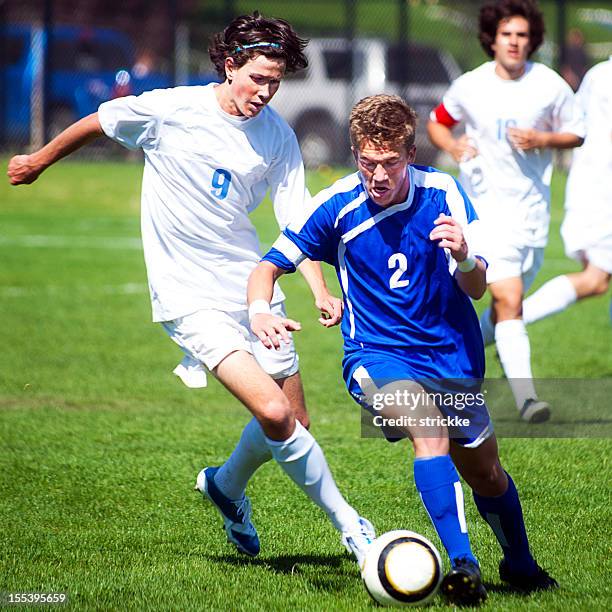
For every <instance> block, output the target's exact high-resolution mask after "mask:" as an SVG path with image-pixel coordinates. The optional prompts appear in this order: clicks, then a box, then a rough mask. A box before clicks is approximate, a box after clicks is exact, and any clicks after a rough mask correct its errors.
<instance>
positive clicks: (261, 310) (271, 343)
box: [247, 260, 302, 349]
mask: <svg viewBox="0 0 612 612" xmlns="http://www.w3.org/2000/svg"><path fill="white" fill-rule="evenodd" d="M286 271H287V270H283V269H282V268H280V267H279V266H277V265H276V264H274V263H272V262H271V261H265V260H264V261H260V262H259V264H258V265H257V266H256V267H255V269H254V270H253V271H252V272H251V275H250V276H249V282H248V286H247V301H248V303H249V322H250V325H251V329H252V331H253V333H254V334H255V335H256V336H257V337H258V338H259V339H260V340H261V341H262V343H263V345H264V346H265V347H266V348H270V349H271V348H275V349H279V348H280V341H279V336H280V337H281V339H282V340H283V342H285V343H287V344H288V343H289V331H299V330H300V329H301V328H302V326H301V325H300V324H299V323H298V322H297V321H294V320H293V319H287V318H283V317H278V316H276V315H273V314H272V313H271V312H270V300H272V294H273V293H274V283H275V282H276V280H277V279H278V278H280V277H281V276H282V275H283V274H284V273H285V272H286Z"/></svg>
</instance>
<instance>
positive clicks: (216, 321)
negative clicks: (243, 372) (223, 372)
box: [162, 302, 299, 387]
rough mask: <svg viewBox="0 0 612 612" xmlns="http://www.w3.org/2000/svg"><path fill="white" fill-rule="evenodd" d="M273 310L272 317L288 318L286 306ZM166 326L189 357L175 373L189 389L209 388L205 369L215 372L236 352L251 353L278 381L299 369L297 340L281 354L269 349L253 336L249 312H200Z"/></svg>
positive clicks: (273, 306) (282, 345) (169, 333)
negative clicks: (226, 358) (295, 343)
mask: <svg viewBox="0 0 612 612" xmlns="http://www.w3.org/2000/svg"><path fill="white" fill-rule="evenodd" d="M271 309H272V314H275V315H277V316H280V317H286V316H287V314H286V312H285V307H284V305H283V303H282V302H280V303H278V304H273V305H272V306H271ZM162 325H163V326H164V329H165V330H166V333H167V334H168V335H169V336H170V338H172V340H174V342H176V343H177V344H178V345H179V346H180V347H181V349H182V350H183V352H184V353H185V358H184V359H183V361H182V362H181V363H180V364H179V365H178V366H177V367H176V368H175V370H174V373H175V374H176V375H177V376H178V377H179V378H181V380H182V381H183V382H184V383H185V384H186V385H187V386H188V387H205V386H206V371H205V369H204V367H203V366H205V367H206V368H207V369H208V370H213V369H214V368H216V367H217V366H218V365H219V364H220V363H221V361H223V359H225V357H227V356H228V355H229V354H230V353H233V352H234V351H246V352H247V353H251V354H252V355H253V356H254V357H255V359H256V360H257V363H259V365H260V366H261V367H262V368H263V370H264V371H265V372H267V373H268V374H269V375H270V376H271V377H272V378H275V379H278V378H287V377H288V376H291V375H292V374H295V373H296V372H297V371H298V369H299V359H298V356H297V353H296V352H295V345H294V344H293V338H292V339H291V342H290V343H289V344H285V343H283V342H281V348H280V349H279V350H278V351H277V350H274V349H267V348H266V347H265V346H264V345H263V344H262V343H261V341H260V340H259V338H257V336H255V335H254V334H253V333H252V332H251V328H250V326H249V314H248V311H247V310H239V311H236V312H224V311H221V310H213V309H206V310H198V311H197V312H194V313H191V314H188V315H185V316H184V317H179V318H178V319H174V320H173V321H164V322H163V323H162ZM289 335H290V336H291V334H289Z"/></svg>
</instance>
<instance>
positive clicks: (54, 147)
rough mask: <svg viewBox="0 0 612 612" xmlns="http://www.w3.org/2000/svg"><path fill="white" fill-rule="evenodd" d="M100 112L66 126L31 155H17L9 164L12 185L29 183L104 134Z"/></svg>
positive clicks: (8, 172)
mask: <svg viewBox="0 0 612 612" xmlns="http://www.w3.org/2000/svg"><path fill="white" fill-rule="evenodd" d="M103 134H104V132H103V131H102V126H101V125H100V121H99V119H98V113H92V114H91V115H88V116H87V117H84V118H83V119H80V120H79V121H77V122H76V123H73V124H72V125H71V126H69V127H68V128H66V129H65V130H64V131H63V132H62V133H61V134H59V135H58V136H56V137H55V138H54V139H53V140H52V141H51V142H49V143H48V144H47V145H45V146H44V147H43V148H42V149H39V150H38V151H36V152H34V153H31V154H30V155H15V156H14V157H13V158H11V160H10V161H9V164H8V171H7V175H8V177H9V181H10V183H11V185H29V184H30V183H33V182H34V181H35V180H36V179H37V178H38V177H39V176H40V174H41V173H42V172H44V171H45V170H46V169H47V168H48V167H49V166H51V165H53V164H54V163H55V162H56V161H58V160H60V159H62V157H66V155H70V153H72V152H74V151H76V150H77V149H80V148H81V147H82V146H84V145H86V144H87V143H89V142H91V141H92V140H95V139H96V138H98V137H100V136H102V135H103Z"/></svg>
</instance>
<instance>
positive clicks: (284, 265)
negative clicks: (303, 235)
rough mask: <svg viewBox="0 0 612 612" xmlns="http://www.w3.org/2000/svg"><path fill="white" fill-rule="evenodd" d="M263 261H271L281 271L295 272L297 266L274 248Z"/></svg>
mask: <svg viewBox="0 0 612 612" xmlns="http://www.w3.org/2000/svg"><path fill="white" fill-rule="evenodd" d="M262 261H269V262H270V263H273V264H274V265H275V266H277V267H278V268H280V269H281V270H285V271H286V272H295V266H294V265H293V263H292V262H290V261H289V260H288V259H287V258H286V257H285V256H284V255H283V254H282V253H281V252H280V251H278V250H277V249H275V248H274V247H272V248H271V249H270V250H269V251H268V252H267V253H266V254H265V255H264V256H263V258H262Z"/></svg>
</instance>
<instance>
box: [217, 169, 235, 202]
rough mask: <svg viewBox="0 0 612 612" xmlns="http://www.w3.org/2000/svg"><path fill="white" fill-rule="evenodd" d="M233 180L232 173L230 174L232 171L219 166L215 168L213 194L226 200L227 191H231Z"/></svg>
mask: <svg viewBox="0 0 612 612" xmlns="http://www.w3.org/2000/svg"><path fill="white" fill-rule="evenodd" d="M231 182H232V175H231V174H230V171H229V170H224V169H223V168H218V169H217V170H215V173H214V174H213V177H212V186H213V189H212V194H213V195H214V196H215V197H216V198H219V199H220V200H224V199H225V198H226V197H227V192H228V191H229V188H230V183H231Z"/></svg>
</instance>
